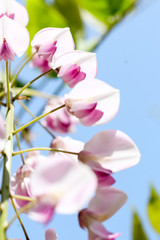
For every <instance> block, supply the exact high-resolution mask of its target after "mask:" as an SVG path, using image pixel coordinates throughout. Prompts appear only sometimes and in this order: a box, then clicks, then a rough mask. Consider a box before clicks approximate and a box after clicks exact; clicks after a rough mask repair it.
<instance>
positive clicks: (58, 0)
mask: <svg viewBox="0 0 160 240" xmlns="http://www.w3.org/2000/svg"><path fill="white" fill-rule="evenodd" d="M53 6H54V7H55V9H57V10H58V11H59V12H60V13H61V14H62V15H63V17H65V19H66V22H67V25H68V26H69V27H70V29H71V32H72V34H73V37H74V39H75V40H77V39H78V38H83V34H84V31H83V24H82V19H81V15H80V11H79V7H78V5H77V2H76V0H67V1H66V0H55V1H54V5H53Z"/></svg>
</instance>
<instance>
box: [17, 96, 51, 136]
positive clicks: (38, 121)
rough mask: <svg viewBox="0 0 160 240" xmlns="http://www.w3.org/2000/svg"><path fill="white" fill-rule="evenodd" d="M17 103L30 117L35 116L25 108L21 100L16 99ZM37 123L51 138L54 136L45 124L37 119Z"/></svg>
mask: <svg viewBox="0 0 160 240" xmlns="http://www.w3.org/2000/svg"><path fill="white" fill-rule="evenodd" d="M18 103H19V104H20V105H21V107H22V108H23V109H24V110H25V111H26V112H27V113H28V114H29V115H30V116H31V117H32V118H34V119H35V118H36V116H35V115H34V114H33V113H32V112H31V111H30V110H29V109H28V108H27V106H26V105H24V104H23V103H22V102H21V101H18ZM37 123H39V125H40V126H41V127H42V128H43V129H44V130H46V131H47V132H48V133H49V134H50V135H51V137H52V138H55V136H54V134H53V133H52V132H51V131H50V130H49V129H48V128H46V127H45V126H43V124H42V123H41V122H39V121H37Z"/></svg>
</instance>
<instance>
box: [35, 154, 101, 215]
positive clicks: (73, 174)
mask: <svg viewBox="0 0 160 240" xmlns="http://www.w3.org/2000/svg"><path fill="white" fill-rule="evenodd" d="M53 173H54V174H53ZM96 187H97V179H96V176H95V175H94V173H93V172H92V171H91V170H90V168H89V167H87V166H86V165H84V164H80V162H78V163H75V161H73V160H72V159H71V158H69V157H68V156H65V157H64V155H52V156H51V157H50V158H49V159H48V160H47V161H45V162H44V161H43V162H41V163H40V164H39V166H38V167H37V168H36V171H35V172H34V173H33V174H32V176H31V193H32V195H33V196H34V197H35V198H36V199H38V201H40V202H41V200H42V201H44V199H45V201H46V202H47V201H48V203H50V204H51V203H52V204H53V206H54V207H55V211H56V212H58V213H63V214H71V213H75V212H77V211H78V210H80V209H82V207H83V206H84V205H85V204H86V203H87V201H88V200H89V198H90V197H91V196H92V194H93V193H94V191H95V190H96Z"/></svg>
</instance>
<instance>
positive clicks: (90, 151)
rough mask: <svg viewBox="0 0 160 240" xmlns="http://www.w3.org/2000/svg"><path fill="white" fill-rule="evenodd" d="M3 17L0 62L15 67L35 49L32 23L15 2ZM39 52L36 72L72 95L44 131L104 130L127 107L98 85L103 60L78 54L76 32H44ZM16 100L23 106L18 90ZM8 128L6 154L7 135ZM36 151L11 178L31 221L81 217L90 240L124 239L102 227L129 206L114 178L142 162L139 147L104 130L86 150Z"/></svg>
mask: <svg viewBox="0 0 160 240" xmlns="http://www.w3.org/2000/svg"><path fill="white" fill-rule="evenodd" d="M0 9H1V10H0V28H1V32H3V35H1V40H0V59H4V60H5V61H8V60H12V61H13V60H14V57H15V56H16V55H17V56H18V57H19V56H21V55H22V54H23V53H24V52H25V51H26V49H27V47H28V44H29V34H28V31H27V29H26V25H27V22H28V15H27V12H26V10H25V8H23V6H21V5H20V4H18V3H17V2H16V1H14V0H12V1H9V0H7V1H4V0H3V1H1V3H0ZM2 29H3V31H2ZM15 31H16V32H17V34H14V32H15ZM31 46H32V63H31V65H32V67H39V68H40V69H41V71H42V72H43V73H45V71H47V72H49V70H50V69H52V70H53V71H55V73H56V74H57V77H58V78H62V81H63V82H64V83H65V84H67V85H68V87H70V88H72V89H71V90H70V91H69V93H67V94H66V95H65V96H64V97H57V96H55V97H53V98H51V99H50V100H49V102H48V104H47V106H46V107H45V109H44V114H43V115H42V116H43V117H44V119H43V121H42V125H43V127H45V128H49V129H51V130H52V131H53V132H55V133H70V132H73V130H74V129H75V126H76V125H77V124H78V123H81V124H83V125H84V126H92V125H100V124H105V123H107V122H109V121H111V120H112V119H113V118H114V116H115V115H116V113H117V112H118V109H119V104H120V94H119V90H117V89H115V88H113V87H112V86H110V85H108V84H107V83H105V82H103V81H101V80H98V79H96V74H97V60H96V55H95V54H94V53H89V52H83V51H77V50H74V48H75V45H74V41H73V38H72V35H71V33H70V30H69V28H64V29H63V28H45V29H42V30H41V31H39V32H38V33H37V34H36V35H35V36H34V38H33V40H32V42H31ZM20 93H22V92H20ZM13 95H14V98H13V99H12V100H14V101H15V100H16V96H17V95H16V93H14V89H13ZM39 119H40V118H39ZM39 119H38V120H39ZM0 120H1V119H0ZM1 122H2V123H1V129H0V130H1V131H0V140H1V141H0V142H1V146H0V150H1V151H3V150H4V147H5V146H4V145H5V136H6V133H5V130H4V126H3V121H2V120H1ZM16 133H17V130H16V131H15V132H14V134H16ZM45 147H48V146H45ZM33 150H35V149H29V150H28V151H31V152H32V153H30V154H28V155H27V157H26V158H25V161H23V165H22V166H20V167H19V168H18V169H17V171H16V173H15V174H14V175H13V176H12V178H11V183H10V190H9V193H10V194H11V196H12V198H13V203H14V205H15V207H16V209H17V210H18V211H20V212H21V211H22V209H25V210H24V211H25V212H26V213H27V214H28V216H29V217H30V218H31V219H33V220H35V221H38V222H42V223H45V224H47V223H48V222H49V221H51V219H52V217H53V215H54V213H55V212H57V213H63V214H71V213H78V219H79V225H80V227H81V228H86V229H88V236H89V240H104V239H116V238H117V237H118V236H119V235H120V234H119V233H116V234H112V233H110V232H109V231H107V230H106V229H105V227H104V226H103V225H102V223H103V221H105V220H107V219H109V218H110V217H112V216H113V215H114V213H115V212H117V211H118V210H119V209H120V208H121V207H122V206H123V204H124V203H125V202H126V201H127V195H126V194H125V193H124V192H122V191H120V190H118V189H115V188H113V187H112V185H113V184H114V183H115V179H114V177H113V174H114V173H115V172H117V171H121V170H123V169H126V168H129V167H132V166H134V165H135V164H137V163H138V162H139V159H140V153H139V150H138V148H137V147H136V145H135V143H134V142H133V141H132V140H131V139H130V138H129V137H128V136H127V135H126V134H124V133H123V132H121V131H116V130H104V131H102V132H100V133H97V134H96V135H95V136H93V137H92V138H91V139H90V140H89V141H88V142H87V143H85V144H84V143H82V142H80V141H78V140H74V139H71V138H69V137H61V136H57V137H55V138H54V139H53V140H52V142H51V145H50V148H47V150H50V154H49V155H48V156H43V155H41V154H40V153H39V152H35V151H33ZM42 150H45V149H42ZM13 155H16V154H13ZM88 202H89V204H88ZM30 203H31V204H30ZM87 204H88V207H87V208H85V209H83V208H84V207H85V206H86V205H87ZM56 239H57V235H56V233H55V231H54V230H53V229H49V230H47V231H46V234H45V240H56Z"/></svg>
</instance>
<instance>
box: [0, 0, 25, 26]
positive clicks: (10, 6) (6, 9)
mask: <svg viewBox="0 0 160 240" xmlns="http://www.w3.org/2000/svg"><path fill="white" fill-rule="evenodd" d="M4 15H6V16H7V17H9V18H11V19H13V20H15V21H16V22H17V23H18V24H20V25H22V26H24V27H25V26H27V24H28V21H29V18H28V12H27V10H26V8H25V7H24V6H23V5H21V4H20V3H18V2H17V1H15V0H1V1H0V18H1V17H3V16H4Z"/></svg>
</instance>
